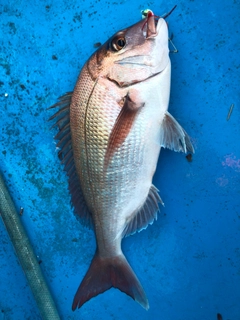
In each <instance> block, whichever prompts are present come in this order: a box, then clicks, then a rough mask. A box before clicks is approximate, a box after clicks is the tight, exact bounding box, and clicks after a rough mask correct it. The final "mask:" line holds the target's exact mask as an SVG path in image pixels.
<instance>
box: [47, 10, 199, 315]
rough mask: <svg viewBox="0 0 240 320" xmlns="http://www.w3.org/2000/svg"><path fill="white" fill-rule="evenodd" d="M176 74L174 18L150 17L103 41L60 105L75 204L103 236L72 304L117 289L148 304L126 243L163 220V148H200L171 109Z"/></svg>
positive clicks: (62, 138) (61, 130)
mask: <svg viewBox="0 0 240 320" xmlns="http://www.w3.org/2000/svg"><path fill="white" fill-rule="evenodd" d="M170 74H171V64H170V59H169V49H168V28H167V24H166V22H165V20H164V19H162V18H159V19H157V21H156V19H155V17H154V15H150V16H148V17H146V19H144V20H141V21H140V22H138V23H137V24H135V25H133V26H131V27H129V28H126V29H124V30H122V31H120V32H118V33H116V34H115V35H114V36H113V37H112V38H110V39H109V40H108V41H107V42H106V43H105V44H104V45H103V46H101V47H100V48H99V49H98V50H97V51H96V52H95V53H94V54H93V55H92V56H91V57H90V59H89V60H88V61H87V62H86V64H85V65H84V67H83V69H82V71H81V73H80V75H79V78H78V81H77V84H76V86H75V89H74V91H73V93H69V94H66V95H65V96H63V97H62V98H61V99H60V102H58V103H57V104H56V105H54V107H55V106H61V109H60V111H59V112H57V114H56V115H55V117H56V118H57V119H58V120H57V125H58V127H59V133H58V135H57V139H59V143H58V146H59V147H60V148H61V151H60V154H61V156H62V157H63V161H62V162H63V163H64V164H65V170H66V171H67V174H68V176H69V189H70V192H71V194H72V203H73V206H74V208H75V212H76V214H77V215H78V216H80V218H81V219H82V220H83V221H84V222H85V223H86V224H89V225H92V226H93V228H94V231H95V235H96V242H97V249H96V253H95V256H94V258H93V260H92V263H91V265H90V267H89V270H88V272H87V274H86V275H85V277H84V279H83V281H82V283H81V284H80V286H79V288H78V290H77V293H76V295H75V298H74V301H73V306H72V308H73V310H75V309H76V308H77V307H80V306H82V305H83V304H84V303H85V302H86V301H87V300H89V299H91V298H92V297H94V296H96V295H98V294H99V293H102V292H104V291H106V290H108V289H109V288H111V287H116V288H118V289H120V290H121V291H123V292H125V293H126V294H128V295H129V296H131V297H132V298H133V299H135V300H136V301H137V302H139V303H140V304H141V305H142V306H143V307H144V308H145V309H148V307H149V304H148V300H147V297H146V294H145V292H144V290H143V288H142V286H141V284H140V282H139V280H138V279H137V277H136V275H135V274H134V272H133V270H132V269H131V267H130V265H129V264H128V262H127V260H126V258H125V257H124V254H123V252H122V250H121V241H122V238H123V237H124V236H127V235H130V234H134V233H135V232H137V231H140V230H142V229H145V228H146V227H147V226H148V225H149V224H152V223H153V221H154V220H155V219H157V212H158V210H159V203H162V204H163V202H162V200H161V198H160V196H159V194H158V191H157V189H156V188H155V187H154V186H153V185H152V178H153V175H154V172H155V170H156V165H157V161H158V157H159V153H160V149H161V147H167V148H170V149H172V150H175V151H183V152H187V151H190V152H193V147H192V145H191V142H190V139H189V137H188V135H187V134H186V132H185V131H184V129H182V127H181V126H180V125H179V124H178V123H177V121H176V120H175V119H174V118H173V117H172V116H171V115H170V114H169V113H168V111H167V109H168V103H169V94H170ZM53 117H54V116H53ZM53 117H52V118H53Z"/></svg>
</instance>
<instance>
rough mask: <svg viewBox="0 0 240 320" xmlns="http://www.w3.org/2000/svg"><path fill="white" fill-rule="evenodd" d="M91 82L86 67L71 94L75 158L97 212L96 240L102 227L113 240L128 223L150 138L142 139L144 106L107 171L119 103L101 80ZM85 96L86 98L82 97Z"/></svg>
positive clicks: (94, 210)
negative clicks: (147, 140)
mask: <svg viewBox="0 0 240 320" xmlns="http://www.w3.org/2000/svg"><path fill="white" fill-rule="evenodd" d="M86 80H90V79H89V76H88V75H87V78H86V70H83V71H82V73H81V76H80V78H79V82H78V84H77V87H76V88H80V89H79V90H75V92H76V94H75V92H74V95H73V97H72V104H71V109H72V110H71V113H72V114H74V119H73V122H72V123H71V132H72V143H73V149H74V160H75V165H76V168H77V171H78V174H79V176H80V183H81V187H82V190H83V193H84V196H85V198H86V201H87V204H88V207H89V209H90V211H91V212H92V214H93V218H94V221H95V230H96V235H97V238H98V231H99V232H101V237H103V238H105V241H106V242H112V239H113V237H114V238H115V237H116V235H119V236H120V235H121V231H122V230H123V228H124V227H125V223H126V218H127V217H126V213H124V210H125V208H127V206H128V204H129V201H131V197H134V195H135V192H136V191H135V190H136V187H137V176H138V172H139V168H141V165H142V163H143V157H144V145H145V142H146V141H142V140H143V139H144V138H143V137H144V135H145V134H143V128H144V127H143V124H142V121H141V120H142V119H141V117H140V116H141V113H142V110H140V111H139V112H140V114H138V116H137V121H136V122H135V123H134V124H133V128H132V130H131V132H130V133H129V135H128V137H127V138H126V140H125V141H124V142H123V144H122V145H121V147H120V148H119V149H117V150H116V151H115V153H114V155H113V157H112V159H111V160H110V163H109V165H108V167H107V170H106V171H105V170H104V159H105V154H106V150H107V146H108V140H109V136H110V133H111V131H112V128H113V126H114V123H115V121H116V119H117V116H118V114H119V112H120V107H119V105H118V103H117V101H116V99H115V100H114V98H113V96H112V95H111V94H108V93H107V91H106V89H105V88H103V87H102V86H101V85H100V84H98V83H95V84H94V82H93V81H92V80H91V81H86ZM94 85H95V86H94ZM87 96H88V97H90V98H89V99H87ZM80 97H81V100H80V101H77V100H78V99H80ZM72 118H73V116H72V117H71V121H72ZM146 196H147V195H146ZM144 201H145V199H142V202H144ZM137 209H138V208H136V210H137ZM130 214H132V212H131V213H129V215H130ZM100 225H101V228H100ZM98 227H99V228H98ZM100 229H101V230H100ZM104 231H107V232H104Z"/></svg>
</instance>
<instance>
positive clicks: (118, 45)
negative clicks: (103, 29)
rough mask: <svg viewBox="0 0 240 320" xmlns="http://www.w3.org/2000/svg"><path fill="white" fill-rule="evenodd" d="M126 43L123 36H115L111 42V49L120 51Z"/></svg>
mask: <svg viewBox="0 0 240 320" xmlns="http://www.w3.org/2000/svg"><path fill="white" fill-rule="evenodd" d="M125 45H126V39H125V38H124V37H123V36H118V37H115V38H114V39H113V40H112V42H111V49H112V50H113V51H120V50H122V49H123V48H124V47H125Z"/></svg>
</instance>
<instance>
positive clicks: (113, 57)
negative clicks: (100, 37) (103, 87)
mask: <svg viewBox="0 0 240 320" xmlns="http://www.w3.org/2000/svg"><path fill="white" fill-rule="evenodd" d="M168 63H169V48H168V27H167V23H166V21H165V20H164V19H163V18H158V19H156V17H155V16H154V15H152V16H150V17H147V18H145V19H143V20H141V21H140V22H138V23H136V24H135V25H133V26H131V27H129V28H126V29H124V30H121V31H119V32H117V33H116V34H115V35H113V36H112V37H111V38H110V39H109V40H108V41H107V42H106V43H105V44H104V45H102V47H100V48H99V49H98V50H97V51H96V52H95V53H94V54H93V55H92V57H91V58H90V60H89V61H88V70H89V73H90V74H91V77H92V79H94V80H95V79H97V78H98V77H105V78H108V79H109V80H110V81H113V82H115V83H116V84H117V85H118V86H119V87H126V86H129V85H131V84H134V83H138V82H141V81H144V80H146V79H148V78H150V77H153V76H155V75H157V74H159V73H160V72H162V71H163V70H164V69H165V68H166V66H167V65H168Z"/></svg>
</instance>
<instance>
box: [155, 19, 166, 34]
mask: <svg viewBox="0 0 240 320" xmlns="http://www.w3.org/2000/svg"><path fill="white" fill-rule="evenodd" d="M156 23H157V26H156V31H157V32H156V33H157V34H158V33H159V31H160V30H161V28H162V26H163V25H164V23H166V22H165V20H164V19H163V18H159V19H158V21H156Z"/></svg>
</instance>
